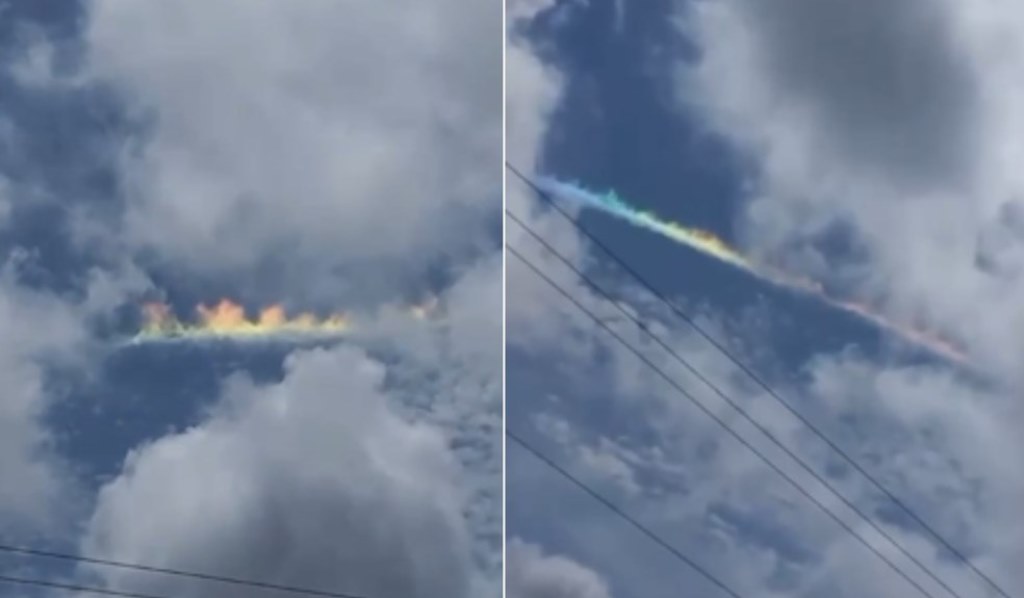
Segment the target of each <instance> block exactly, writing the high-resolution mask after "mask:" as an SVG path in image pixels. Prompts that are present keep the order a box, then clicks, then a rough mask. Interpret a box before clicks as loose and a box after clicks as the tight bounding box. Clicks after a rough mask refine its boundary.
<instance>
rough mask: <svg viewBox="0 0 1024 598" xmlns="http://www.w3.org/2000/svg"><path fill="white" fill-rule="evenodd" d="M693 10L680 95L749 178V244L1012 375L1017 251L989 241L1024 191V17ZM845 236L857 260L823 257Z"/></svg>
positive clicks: (984, 10) (935, 10) (911, 4)
mask: <svg viewBox="0 0 1024 598" xmlns="http://www.w3.org/2000/svg"><path fill="white" fill-rule="evenodd" d="M683 6H684V7H685V8H684V9H683V10H684V13H685V18H684V21H685V23H686V28H685V31H686V33H687V34H689V35H691V36H692V37H694V38H695V39H696V40H697V41H698V43H699V44H700V46H701V59H700V60H699V61H698V62H697V63H696V64H687V65H685V66H683V67H682V73H683V76H682V78H681V81H682V84H681V86H680V90H681V94H682V95H683V97H684V101H685V102H687V104H688V105H690V106H691V107H694V108H696V109H697V110H698V111H699V113H700V114H701V115H703V116H706V117H707V121H708V123H709V127H710V128H712V129H713V130H714V131H715V132H717V133H720V134H721V135H723V136H724V137H725V138H726V139H727V140H729V141H730V142H731V143H732V144H733V145H734V147H735V148H736V149H737V150H738V151H740V152H742V153H743V154H745V155H747V156H748V157H749V158H750V163H751V164H752V165H754V168H755V170H756V175H757V179H758V182H759V185H758V187H759V193H760V194H759V196H758V197H756V198H753V199H754V201H752V202H751V204H750V205H749V206H748V208H747V210H746V213H745V215H744V228H745V232H746V234H747V237H748V241H749V242H750V243H751V245H752V246H753V247H754V248H755V249H756V250H758V251H761V252H766V253H771V254H774V255H775V256H778V255H779V254H783V256H784V259H786V258H787V257H788V258H793V255H792V254H796V256H797V257H796V258H795V263H797V264H799V265H801V266H803V267H807V268H808V269H810V270H811V272H812V273H813V274H816V275H818V276H821V277H823V278H830V279H831V280H833V281H835V282H839V283H841V284H845V285H847V286H848V287H849V288H851V289H852V290H853V292H855V293H857V294H859V295H861V296H863V297H867V298H870V299H872V300H874V301H875V302H876V303H878V304H880V305H882V306H884V307H885V308H886V309H888V310H889V311H890V313H892V314H894V315H896V316H897V317H899V318H902V319H904V320H914V321H918V322H924V323H927V324H929V325H931V326H933V327H934V328H936V329H938V330H941V331H943V332H946V333H947V334H949V335H951V336H952V337H954V338H957V339H958V340H959V341H960V342H961V343H963V344H965V345H966V346H968V347H970V348H971V349H973V350H974V351H975V352H976V356H977V357H978V359H979V361H982V362H989V361H991V362H993V364H994V365H995V367H998V368H1001V369H1002V370H1003V372H1001V373H1002V374H1007V373H1009V374H1010V375H1012V376H1016V373H1015V370H1016V363H1017V357H1016V356H1017V355H1020V354H1021V353H1022V352H1024V345H1022V344H1021V342H1020V340H1019V338H1018V337H1017V335H1014V334H1007V333H1006V331H1007V330H1012V329H1015V328H1016V327H1018V325H1019V324H1020V323H1021V318H1022V316H1021V312H1020V310H1019V309H1017V307H1016V304H1015V303H1016V301H1015V299H1014V298H1015V297H1017V296H1019V294H1020V293H1021V291H1022V287H1021V279H1020V277H1019V276H1017V275H1013V274H1012V268H1010V267H1007V266H1006V264H1007V263H1009V262H1012V261H1013V259H1014V257H1013V256H1014V255H1015V253H1016V252H1019V245H1020V242H1019V241H1018V240H1016V237H1015V236H1013V235H1005V234H1003V235H1001V238H1000V240H999V241H1000V242H998V243H997V242H994V241H993V236H999V235H998V234H997V233H996V232H994V230H995V229H998V228H999V227H1000V226H1002V225H1001V224H1000V223H1001V222H1002V221H1006V220H1007V219H1008V218H1012V215H1011V214H1012V209H1011V205H1012V204H1013V203H1014V202H1015V201H1016V198H1017V197H1018V196H1019V195H1020V192H1021V190H1022V187H1024V179H1021V177H1020V175H1019V172H1020V169H1019V168H1017V166H1016V164H1017V163H1018V162H1019V156H1020V155H1021V145H1020V141H1019V140H1020V138H1021V135H1020V130H1021V124H1022V122H1024V120H1022V118H1021V109H1020V102H1019V98H1020V97H1021V86H1020V84H1019V82H1018V81H1017V77H1016V76H1015V75H1013V73H1014V72H1017V71H1018V69H1019V68H1020V65H1021V64H1024V49H1022V48H1021V46H1020V44H1018V43H1016V42H1015V41H1012V40H1014V39H1016V38H1017V37H1018V33H1019V31H1021V30H1022V27H1024V16H1022V15H1021V14H1020V11H1018V10H1016V9H1015V8H1012V7H1009V6H1007V5H1001V4H999V3H993V2H979V3H972V4H971V5H970V6H967V5H964V4H962V3H956V2H918V1H914V0H907V1H903V2H897V3H890V2H874V1H872V2H867V3H861V4H858V6H857V9H856V10H851V7H850V6H848V5H846V4H844V3H842V2H805V1H803V0H792V1H787V2H783V3H782V4H781V5H779V6H773V9H772V10H770V11H767V10H765V7H764V6H763V5H762V4H759V3H757V2H747V1H745V0H726V1H715V2H698V3H685V4H684V5H683ZM837 227H845V229H846V230H847V231H850V232H851V233H852V234H851V239H852V245H853V247H852V251H848V252H846V253H845V254H839V255H837V254H836V253H835V252H832V253H827V252H823V251H822V250H820V248H819V247H820V244H819V242H820V241H821V240H822V239H826V238H828V237H829V236H830V235H832V234H833V233H834V232H835V231H836V230H837ZM785 254H790V255H789V256H786V255H785ZM979 263H981V264H984V263H988V264H989V265H992V264H1003V267H1002V268H994V267H988V268H986V267H979ZM980 305H984V306H985V309H984V310H982V311H980V312H979V310H978V309H977V308H978V306H980Z"/></svg>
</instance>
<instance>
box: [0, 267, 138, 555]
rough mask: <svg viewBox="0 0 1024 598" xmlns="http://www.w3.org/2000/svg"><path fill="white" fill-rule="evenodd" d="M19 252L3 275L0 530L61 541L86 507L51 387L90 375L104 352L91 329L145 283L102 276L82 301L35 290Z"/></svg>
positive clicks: (0, 303) (0, 297) (0, 302)
mask: <svg viewBox="0 0 1024 598" xmlns="http://www.w3.org/2000/svg"><path fill="white" fill-rule="evenodd" d="M32 259H33V258H32V255H31V253H30V252H27V251H25V250H21V249H18V250H16V251H14V252H13V255H12V256H11V257H10V259H9V260H8V261H7V262H6V263H5V264H4V265H3V267H2V270H0V328H2V329H3V331H4V340H3V343H0V385H2V386H3V388H4V392H3V396H2V400H0V530H6V531H11V532H15V533H19V534H37V535H41V536H48V535H49V536H52V537H62V536H63V535H64V534H66V533H67V530H66V529H62V527H61V526H66V525H67V524H68V522H69V519H68V517H71V516H74V515H76V514H77V510H78V509H79V508H80V507H81V506H82V505H81V504H79V502H78V500H79V498H80V496H79V495H78V494H77V480H76V479H75V478H74V468H73V467H72V465H71V464H70V463H67V462H66V461H65V460H64V458H63V457H61V456H59V455H58V453H57V450H56V436H55V431H54V430H53V429H51V427H50V426H49V424H48V422H47V420H46V416H47V414H48V411H49V409H50V408H51V407H52V406H53V405H54V400H55V399H56V398H57V397H56V395H55V393H54V392H53V389H51V388H49V387H48V383H49V378H48V376H49V375H50V374H51V373H52V371H53V369H52V368H54V367H58V366H59V367H62V368H71V369H74V370H75V371H78V372H86V371H89V370H90V369H91V368H92V367H93V366H95V364H96V360H97V359H98V358H99V357H100V356H101V355H102V354H103V351H102V349H101V348H100V347H98V346H96V345H95V344H94V339H93V338H92V337H91V331H90V328H89V323H90V321H91V319H92V318H94V317H96V316H98V315H103V314H105V313H107V311H108V310H109V309H110V308H111V307H113V306H115V305H117V304H118V303H120V302H121V301H123V299H124V297H125V296H126V295H127V294H129V293H131V292H133V291H136V290H138V289H139V288H142V287H140V286H139V285H144V284H145V282H144V281H139V280H133V279H130V278H124V279H120V278H119V279H118V280H117V282H116V283H115V281H114V280H113V279H111V278H109V277H108V276H105V275H99V274H97V275H95V276H94V277H93V278H92V280H91V282H90V283H89V284H88V286H87V288H86V292H85V294H84V296H83V297H82V298H81V299H78V300H73V299H68V298H65V297H62V296H59V295H57V294H54V293H51V292H48V291H45V290H37V289H30V288H27V287H25V286H23V285H22V284H21V281H20V278H21V275H22V274H21V273H22V272H23V271H25V270H27V269H31V268H32Z"/></svg>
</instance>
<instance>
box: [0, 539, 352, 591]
mask: <svg viewBox="0 0 1024 598" xmlns="http://www.w3.org/2000/svg"><path fill="white" fill-rule="evenodd" d="M0 552H7V553H10V554H19V555H22V556H32V557H41V558H48V559H57V560H63V561H75V562H79V563H88V564H91V565H101V566H104V567H113V568H116V569H127V570H132V571H144V572H146V573H161V574H163V575H171V576H176V577H188V578H192V579H201V580H203V581H216V582H220V583H225V584H232V585H237V586H247V587H251V588H260V589H263V590H275V591H278V592H287V593H290V594H300V595H306V596H323V597H326V598H366V597H365V596H357V595H355V594H343V593H341V592H330V591H326V590H314V589H310V588H300V587H296V586H287V585H280V584H274V583H268V582H264V581H254V580H251V579H242V578H238V577H228V576H225V575H214V574H212V573H198V572H195V571H184V570H181V569H169V568H166V567H154V566H152V565H141V564H137V563H126V562H123V561H115V560H111V559H101V558H96V557H90V556H83V555H74V554H67V553H61V552H53V551H49V550H39V549H36V548H25V547H21V546H9V545H5V544H0Z"/></svg>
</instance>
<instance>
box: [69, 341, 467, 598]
mask: <svg viewBox="0 0 1024 598" xmlns="http://www.w3.org/2000/svg"><path fill="white" fill-rule="evenodd" d="M287 370H288V373H287V375H286V377H285V379H284V381H282V382H281V383H279V384H274V385H270V386H265V387H258V386H254V385H253V384H252V383H251V382H248V381H245V380H236V381H235V382H234V383H233V384H232V385H231V387H230V389H229V390H228V391H227V392H226V395H225V397H224V399H223V400H222V402H221V404H219V405H218V406H217V407H216V408H215V412H214V413H213V414H212V415H211V417H210V418H209V419H207V420H206V421H204V422H203V423H202V424H200V425H199V426H197V427H195V428H193V429H190V430H188V431H187V432H184V433H182V434H179V435H175V436H168V437H164V438H161V439H159V440H157V441H155V442H153V443H151V444H149V445H147V446H144V447H140V448H139V449H137V450H135V451H133V453H132V454H131V456H130V457H129V459H128V462H127V463H126V467H125V470H124V473H123V474H122V475H121V476H120V477H119V478H118V479H117V480H115V481H113V482H111V483H110V484H109V485H107V486H106V487H105V488H104V489H103V490H102V491H101V492H100V496H99V500H98V504H97V508H96V511H95V514H94V516H93V518H92V521H91V522H90V524H89V528H88V533H87V535H86V538H85V540H84V547H85V551H86V552H87V553H89V554H96V555H105V556H108V557H113V558H118V559H124V560H128V561H131V562H142V563H147V564H152V565H157V566H160V565H168V566H173V567H176V568H185V569H191V570H196V571H203V570H210V568H211V565H210V563H216V572H217V573H219V574H225V575H233V576H237V577H242V578H247V579H259V580H264V581H268V582H273V583H281V584H289V585H297V586H303V587H314V588H321V589H327V590H333V591H338V592H343V593H351V594H355V595H365V596H390V595H403V596H424V597H425V596H439V595H440V596H453V597H455V596H470V595H471V593H470V590H469V588H470V584H469V580H470V578H471V574H470V560H469V557H470V555H469V539H468V537H467V535H466V532H465V527H464V525H463V523H462V519H461V513H460V511H459V505H460V504H461V503H462V501H461V497H460V491H459V487H458V483H457V477H458V476H457V468H456V467H455V465H454V463H453V461H452V458H451V455H450V454H449V452H448V448H447V445H446V443H445V439H444V436H443V435H442V434H441V433H440V432H439V431H438V430H437V429H436V428H433V427H429V426H425V425H420V424H415V423H410V422H408V421H405V420H404V419H403V418H402V417H401V416H400V415H399V414H398V413H396V412H395V411H394V409H393V407H392V406H391V405H389V398H388V397H387V396H386V395H385V393H384V392H382V390H381V385H382V382H383V375H384V371H385V370H384V367H383V366H382V365H381V364H379V363H375V362H374V361H373V360H371V359H369V358H367V357H366V355H365V354H363V353H361V352H360V351H358V350H354V349H351V348H339V349H335V350H331V351H326V350H319V351H312V352H308V353H297V354H294V355H292V356H291V357H290V358H289V361H288V364H287ZM104 575H105V577H106V580H107V581H108V582H109V583H110V584H111V585H112V586H114V587H136V588H144V589H145V590H146V591H150V592H158V593H173V594H175V595H182V596H212V595H224V594H225V592H227V593H228V594H229V595H248V592H247V591H243V590H237V589H236V590H228V589H225V588H223V587H213V586H211V585H210V584H208V583H198V582H195V581H184V580H180V579H178V580H173V579H164V580H160V579H156V578H154V577H153V576H151V575H139V574H126V573H116V574H115V573H110V572H105V573H104Z"/></svg>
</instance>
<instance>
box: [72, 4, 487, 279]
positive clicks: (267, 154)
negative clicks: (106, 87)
mask: <svg viewBox="0 0 1024 598" xmlns="http://www.w3.org/2000/svg"><path fill="white" fill-rule="evenodd" d="M500 22H501V13H500V6H499V5H497V4H494V3H486V2H485V3H480V2H468V1H465V0H444V1H442V2H440V3H438V2H434V3H431V4H429V5H425V4H422V3H416V2H408V1H396V2H384V3H376V4H374V5H373V6H372V7H363V8H360V9H359V10H352V8H351V6H349V5H347V4H338V3H336V2H325V1H322V0H315V1H313V2H302V3H279V2H270V1H264V0H260V1H257V2H248V1H245V2H240V1H237V0H220V1H218V2H213V3H205V4H203V5H202V6H199V5H195V6H187V5H181V6H165V5H156V4H154V5H148V4H145V5H131V4H124V3H119V2H97V3H94V4H92V5H90V14H89V18H88V26H87V28H86V32H85V41H86V43H87V47H88V60H87V64H88V68H87V74H88V77H89V78H90V79H91V80H92V81H95V82H100V83H109V84H111V85H113V86H114V88H115V89H117V90H119V91H120V92H121V93H122V94H123V95H124V96H125V97H127V98H130V100H131V104H130V105H131V107H132V109H133V111H134V113H135V114H136V115H137V116H138V119H139V121H140V122H141V123H142V127H141V130H140V137H139V141H140V144H139V145H138V148H137V150H135V151H130V152H125V153H124V154H123V156H122V157H123V159H122V161H121V164H120V168H119V174H120V176H121V177H122V178H123V180H124V186H123V188H124V189H125V191H124V200H125V202H126V204H127V208H126V214H125V216H124V226H123V228H122V229H121V230H119V231H118V232H119V234H121V235H123V237H124V239H125V241H126V244H127V245H128V246H129V247H131V248H134V249H135V250H149V251H155V252H157V255H159V256H160V258H161V259H162V260H165V261H169V262H170V263H172V264H175V265H178V266H179V267H183V268H186V269H187V270H188V271H190V272H193V273H195V274H210V273H221V274H223V273H227V274H230V275H231V276H234V277H238V276H242V275H243V274H244V273H246V272H250V273H251V272H253V271H256V270H258V269H260V268H263V269H264V270H265V269H266V267H267V266H268V264H269V265H271V266H274V265H275V264H276V266H277V267H278V268H279V269H283V270H288V269H292V270H296V269H297V270H299V274H298V275H294V276H291V277H288V276H287V272H285V274H281V273H280V272H279V273H278V274H279V275H280V276H285V277H286V279H287V280H288V281H289V282H291V283H292V284H291V285H290V286H301V285H299V284H296V283H297V282H298V280H304V281H306V282H307V283H308V282H309V281H310V280H313V281H315V282H317V284H319V285H321V286H323V285H329V284H334V285H335V286H336V287H337V286H338V285H341V284H342V283H341V282H339V281H336V280H333V278H334V277H332V276H331V272H332V268H337V267H339V266H342V265H351V264H360V263H364V262H373V263H374V264H377V266H378V268H379V267H380V265H381V264H386V265H389V266H390V270H388V271H387V272H385V273H384V274H383V275H382V276H383V277H385V278H388V277H390V280H388V283H389V284H390V285H391V286H392V287H394V286H396V285H399V284H401V277H402V276H403V272H405V271H406V270H412V271H415V267H419V268H420V269H422V268H424V267H426V265H430V264H431V260H437V259H439V256H446V255H459V254H463V253H465V252H467V251H470V252H471V251H473V250H474V249H475V248H476V247H477V245H478V244H479V243H480V242H481V240H482V239H483V238H484V237H485V235H484V229H485V224H486V222H487V221H488V220H490V219H493V218H494V216H495V212H494V209H493V207H494V205H495V202H496V201H497V195H496V194H497V191H496V189H495V187H494V181H495V180H497V177H498V176H499V171H498V163H499V155H500V147H501V120H500V119H501V116H500V115H501V110H500V106H501V91H500V90H501V79H500V69H498V68H496V65H498V64H500V60H501V47H500V45H499V44H498V43H496V42H497V40H498V39H499V36H500V33H499V32H500V25H499V24H500ZM467 48H473V51H467ZM453 226H459V227H460V229H461V230H463V231H467V232H465V233H464V234H462V235H460V236H453V235H451V230H452V227H453ZM285 255H287V260H284V261H286V263H287V266H288V267H287V268H282V266H281V264H280V262H281V261H282V258H283V256H285ZM414 266H415V267H414ZM240 273H241V274H240ZM295 276H301V279H296V278H295ZM364 284H366V281H364ZM352 286H353V285H349V287H347V288H348V289H349V290H350V291H351V287H352Z"/></svg>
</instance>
